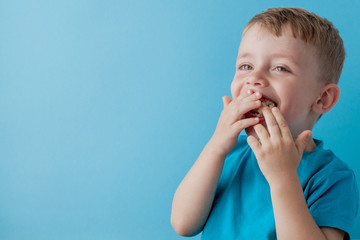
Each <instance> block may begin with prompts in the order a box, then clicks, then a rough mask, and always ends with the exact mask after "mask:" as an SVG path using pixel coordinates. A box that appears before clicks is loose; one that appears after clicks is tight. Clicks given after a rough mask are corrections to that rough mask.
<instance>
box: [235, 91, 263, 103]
mask: <svg viewBox="0 0 360 240" xmlns="http://www.w3.org/2000/svg"><path fill="white" fill-rule="evenodd" d="M247 93H248V95H247V96H245V97H243V96H241V95H239V97H238V98H237V99H236V101H237V102H240V103H243V102H248V101H255V100H259V99H260V98H261V97H262V94H261V93H260V92H253V91H251V90H248V92H247Z"/></svg>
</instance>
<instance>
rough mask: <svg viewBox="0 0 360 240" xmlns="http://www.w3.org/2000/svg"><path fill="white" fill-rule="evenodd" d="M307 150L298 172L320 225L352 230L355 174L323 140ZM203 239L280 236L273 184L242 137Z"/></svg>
mask: <svg viewBox="0 0 360 240" xmlns="http://www.w3.org/2000/svg"><path fill="white" fill-rule="evenodd" d="M315 143H316V145H317V147H316V149H315V150H313V151H311V152H304V154H303V157H302V160H301V162H300V164H299V167H298V170H297V172H298V176H299V179H300V182H301V186H302V188H303V191H304V196H305V199H306V203H307V206H308V208H309V210H310V213H311V215H312V216H313V218H314V220H315V221H316V223H317V224H318V226H320V227H325V226H326V227H334V228H338V229H341V230H343V231H345V232H347V233H348V232H349V231H350V229H351V227H352V224H353V222H354V219H355V217H356V215H357V211H358V197H359V196H358V189H357V186H356V180H355V175H354V173H353V171H352V170H350V169H349V168H348V167H347V166H346V165H345V164H344V163H343V162H342V161H341V160H339V159H338V158H337V157H336V156H335V155H334V154H333V153H332V152H331V151H330V150H324V149H323V143H322V142H321V141H319V140H315ZM201 239H202V240H210V239H214V240H221V239H226V240H232V239H257V240H262V239H276V230H275V219H274V212H273V207H272V203H271V196H270V187H269V184H268V182H267V181H266V179H265V177H264V176H263V174H262V172H261V171H260V169H259V166H258V163H257V160H256V158H255V155H254V153H253V151H252V150H251V148H250V147H249V145H248V144H247V142H246V136H242V135H241V136H239V141H238V143H237V145H236V147H235V148H234V150H233V151H232V152H231V153H230V154H229V155H228V156H227V157H226V160H225V164H224V167H223V170H222V174H221V177H220V180H219V183H218V186H217V190H216V195H215V199H214V202H213V207H212V210H211V212H210V215H209V218H208V220H207V222H206V224H205V226H204V229H203V233H202V238H201Z"/></svg>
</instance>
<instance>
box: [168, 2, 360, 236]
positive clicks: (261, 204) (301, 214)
mask: <svg viewBox="0 0 360 240" xmlns="http://www.w3.org/2000/svg"><path fill="white" fill-rule="evenodd" d="M344 59H345V51H344V47H343V43H342V39H341V38H340V36H339V34H338V31H337V30H336V29H335V28H334V26H333V25H332V24H331V23H330V22H329V21H327V20H326V19H323V18H320V17H319V16H317V15H315V14H312V13H309V12H307V11H306V10H304V9H299V8H275V9H268V10H266V11H264V12H262V13H260V14H258V15H257V16H255V17H254V18H253V19H252V20H251V21H250V22H249V23H248V25H247V26H246V28H245V30H244V32H243V36H242V41H241V44H240V47H239V53H238V57H237V60H236V73H235V77H234V80H233V82H232V84H231V94H232V97H233V99H232V100H231V99H230V98H229V97H223V104H224V109H223V111H222V113H221V115H220V118H219V121H218V124H217V127H216V130H215V132H214V134H213V136H212V137H211V139H210V141H209V142H208V144H207V145H206V146H205V148H204V149H203V151H202V153H201V154H200V156H199V158H198V159H197V160H196V162H195V164H194V165H193V167H192V168H191V169H190V171H189V172H188V174H187V175H186V176H185V178H184V179H183V181H182V182H181V184H180V185H179V187H178V189H177V191H176V193H175V196H174V200H173V206H172V214H171V222H172V225H173V227H174V229H175V231H176V232H177V233H178V234H180V235H183V236H193V235H196V234H198V233H199V232H201V231H203V234H202V239H217V240H219V239H227V240H228V239H291V240H294V239H306V240H310V239H316V240H321V239H324V240H325V239H334V240H335V239H339V240H340V239H344V238H345V239H349V235H348V232H349V230H350V229H351V225H352V223H353V220H354V218H355V216H356V214H357V208H358V192H357V191H358V190H357V186H356V180H355V177H354V173H353V172H352V171H351V170H350V169H348V167H347V166H346V165H345V164H344V163H343V162H341V161H340V160H339V159H338V158H337V157H336V156H335V155H334V154H333V153H332V152H331V151H329V150H324V149H323V144H322V142H321V141H319V140H314V139H312V137H311V129H312V128H313V126H314V125H315V122H316V121H317V120H318V119H319V117H320V116H321V114H324V113H326V112H328V111H329V110H330V109H331V108H332V107H333V106H334V105H335V104H336V102H337V100H338V98H339V93H340V91H339V87H338V86H337V82H338V80H339V77H340V73H341V70H342V67H343V63H344ZM243 129H245V131H246V133H247V134H248V137H247V138H246V137H245V136H242V135H240V136H239V134H240V132H241V131H242V130H243ZM225 158H226V159H225Z"/></svg>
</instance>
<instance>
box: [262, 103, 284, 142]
mask: <svg viewBox="0 0 360 240" xmlns="http://www.w3.org/2000/svg"><path fill="white" fill-rule="evenodd" d="M262 112H263V115H264V118H265V122H266V126H267V129H268V131H269V134H270V137H281V131H280V129H279V125H278V122H277V120H276V118H275V116H274V115H273V113H272V111H271V110H270V108H268V107H264V108H263V111H262Z"/></svg>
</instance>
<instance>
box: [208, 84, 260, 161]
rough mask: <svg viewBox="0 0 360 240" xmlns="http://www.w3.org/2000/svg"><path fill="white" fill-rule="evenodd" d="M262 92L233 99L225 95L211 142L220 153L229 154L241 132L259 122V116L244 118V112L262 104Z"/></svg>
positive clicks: (250, 93) (250, 92)
mask: <svg viewBox="0 0 360 240" xmlns="http://www.w3.org/2000/svg"><path fill="white" fill-rule="evenodd" d="M260 98H261V94H260V93H254V92H252V91H249V92H248V96H246V97H243V98H240V97H238V98H236V99H235V100H233V101H231V99H230V98H229V97H227V96H225V97H223V103H224V109H223V111H222V113H221V115H220V118H219V121H218V124H217V127H216V130H215V132H214V135H213V136H212V138H211V140H210V142H209V143H212V146H214V147H215V148H216V149H217V150H218V153H219V154H221V155H224V156H225V155H227V154H228V153H230V152H231V151H232V149H233V148H234V147H235V145H236V143H237V139H238V136H239V134H240V132H241V131H242V130H243V129H245V128H247V127H250V126H253V125H255V124H257V123H259V118H244V114H245V113H247V112H249V111H250V110H253V109H256V108H259V107H260V106H261V102H260V100H259V99H260Z"/></svg>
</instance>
